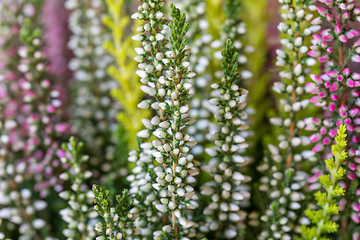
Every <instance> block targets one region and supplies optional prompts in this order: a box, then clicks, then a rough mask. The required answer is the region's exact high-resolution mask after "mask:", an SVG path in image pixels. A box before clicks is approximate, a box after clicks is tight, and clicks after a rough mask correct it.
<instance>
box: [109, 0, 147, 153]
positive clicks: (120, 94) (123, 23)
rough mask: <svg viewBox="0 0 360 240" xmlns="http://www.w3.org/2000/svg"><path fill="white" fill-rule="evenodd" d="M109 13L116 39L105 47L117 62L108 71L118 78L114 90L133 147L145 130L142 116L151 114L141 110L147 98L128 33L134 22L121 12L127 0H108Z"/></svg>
mask: <svg viewBox="0 0 360 240" xmlns="http://www.w3.org/2000/svg"><path fill="white" fill-rule="evenodd" d="M106 4H107V7H108V12H109V14H108V15H106V16H104V17H103V23H104V24H105V25H106V26H107V27H108V28H109V29H110V31H111V36H112V38H111V39H110V40H109V41H106V42H104V43H103V47H104V48H105V49H106V50H107V51H108V52H109V53H110V54H111V55H113V57H114V58H115V61H116V65H110V66H109V67H108V70H107V71H108V74H109V75H110V76H111V77H112V78H114V79H115V80H117V82H118V83H119V87H118V88H116V89H113V90H112V92H111V93H112V96H113V97H114V98H115V99H116V100H117V101H119V103H120V104H121V105H122V108H123V109H122V111H121V112H119V113H118V116H117V117H118V121H119V122H120V123H121V124H122V125H123V126H124V129H126V132H127V134H126V136H127V141H128V144H129V146H130V147H131V148H135V147H136V146H137V145H136V138H135V137H134V136H136V133H137V132H138V131H140V130H141V129H142V123H141V119H143V118H147V117H148V116H149V114H150V112H149V111H147V110H141V109H139V108H138V107H137V104H138V103H139V102H140V101H141V100H142V98H143V92H142V91H141V89H140V86H141V84H140V82H139V78H138V77H137V75H136V74H135V71H136V69H137V63H136V62H135V61H133V60H132V58H133V57H134V53H132V52H131V51H129V49H134V48H135V47H136V45H135V44H136V43H135V42H134V41H132V39H131V36H126V35H125V29H126V28H127V27H128V23H129V21H130V18H129V16H127V15H126V14H121V12H122V8H123V5H125V4H124V0H106Z"/></svg>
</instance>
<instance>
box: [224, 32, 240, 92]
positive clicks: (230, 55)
mask: <svg viewBox="0 0 360 240" xmlns="http://www.w3.org/2000/svg"><path fill="white" fill-rule="evenodd" d="M221 54H222V56H223V60H221V69H222V70H223V72H224V75H225V78H226V80H227V83H228V85H229V86H228V87H231V85H232V84H233V83H234V82H235V81H236V80H237V79H238V78H239V72H238V65H239V64H238V62H237V59H238V57H239V54H238V53H237V52H236V49H235V47H232V42H231V40H230V39H228V40H227V41H226V47H225V50H223V51H222V52H221Z"/></svg>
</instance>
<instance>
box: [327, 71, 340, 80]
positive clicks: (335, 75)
mask: <svg viewBox="0 0 360 240" xmlns="http://www.w3.org/2000/svg"><path fill="white" fill-rule="evenodd" d="M326 75H328V76H329V77H333V78H334V77H337V75H338V71H336V70H332V71H328V72H326Z"/></svg>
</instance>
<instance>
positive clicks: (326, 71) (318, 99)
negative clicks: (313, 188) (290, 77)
mask: <svg viewBox="0 0 360 240" xmlns="http://www.w3.org/2000/svg"><path fill="white" fill-rule="evenodd" d="M320 2H322V3H324V4H325V5H321V6H319V7H318V8H317V10H318V12H319V17H317V18H316V19H314V20H313V22H315V23H316V24H319V23H321V22H328V23H331V27H327V26H326V27H325V25H324V27H323V28H322V29H321V32H320V34H314V35H313V39H312V44H313V45H312V46H311V51H309V52H308V55H310V56H312V57H314V58H316V59H317V60H318V62H319V63H320V64H322V65H323V68H322V71H321V74H320V75H318V74H312V75H310V76H311V79H312V81H313V82H311V83H308V91H309V92H311V94H314V96H313V97H312V98H311V99H310V101H311V102H312V103H313V104H314V105H315V106H318V107H321V109H322V114H323V116H324V117H323V118H321V117H318V118H313V119H312V121H311V122H310V123H309V124H308V126H307V129H308V130H312V131H316V132H315V133H314V134H312V135H311V136H310V140H311V141H312V142H314V143H316V145H315V146H314V148H313V151H314V152H317V153H318V154H319V158H320V159H327V158H329V153H330V147H331V145H332V144H333V138H334V136H335V135H336V129H337V127H338V126H339V125H340V124H344V125H345V126H346V128H347V130H348V137H347V142H348V144H347V150H348V154H349V158H348V161H347V179H344V181H345V189H346V192H345V196H344V198H343V200H342V201H341V204H340V206H341V207H340V212H342V214H341V217H339V224H340V225H341V228H340V229H341V233H342V234H343V235H345V234H346V235H347V236H348V237H349V238H350V237H353V238H354V239H356V238H358V236H359V229H358V227H357V226H358V224H359V222H360V220H359V217H360V208H359V193H360V192H359V188H358V180H359V173H358V169H359V168H358V164H359V144H358V142H359V135H358V134H359V88H358V87H359V86H360V85H359V84H360V82H359V76H360V75H359V73H357V72H356V68H357V67H358V62H360V61H359V57H358V49H359V48H358V46H359V40H356V41H354V40H352V39H356V38H357V37H358V36H359V31H358V30H357V29H353V28H352V26H351V23H352V22H357V21H358V16H359V14H360V12H359V8H358V7H356V6H355V2H354V1H347V2H342V1H326V2H324V1H320ZM322 171H323V167H322V166H321V165H317V166H316V167H315V168H314V170H313V172H314V173H315V175H318V174H321V172H322ZM313 185H316V182H313Z"/></svg>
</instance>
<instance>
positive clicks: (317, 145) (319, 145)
mask: <svg viewBox="0 0 360 240" xmlns="http://www.w3.org/2000/svg"><path fill="white" fill-rule="evenodd" d="M323 149H324V146H323V145H322V144H321V143H318V144H316V145H315V146H314V147H313V148H312V149H311V151H313V152H320V151H322V150H323Z"/></svg>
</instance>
